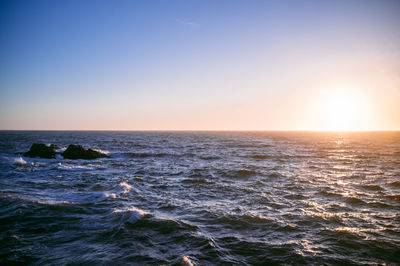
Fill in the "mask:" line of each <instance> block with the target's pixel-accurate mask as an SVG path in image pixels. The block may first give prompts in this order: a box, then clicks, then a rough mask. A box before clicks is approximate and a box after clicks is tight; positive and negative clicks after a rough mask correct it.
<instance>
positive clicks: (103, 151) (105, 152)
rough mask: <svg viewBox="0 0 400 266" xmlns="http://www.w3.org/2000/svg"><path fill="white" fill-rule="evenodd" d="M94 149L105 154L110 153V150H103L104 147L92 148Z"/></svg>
mask: <svg viewBox="0 0 400 266" xmlns="http://www.w3.org/2000/svg"><path fill="white" fill-rule="evenodd" d="M92 150H94V151H97V152H100V153H104V154H109V153H110V152H109V151H107V150H102V149H92Z"/></svg>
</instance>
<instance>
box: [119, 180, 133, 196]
mask: <svg viewBox="0 0 400 266" xmlns="http://www.w3.org/2000/svg"><path fill="white" fill-rule="evenodd" d="M119 185H120V186H121V187H122V188H123V189H124V190H123V191H122V193H123V194H125V193H128V192H129V191H131V189H132V186H131V185H129V184H128V183H127V182H125V181H123V182H121V183H119Z"/></svg>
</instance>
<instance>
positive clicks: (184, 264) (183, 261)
mask: <svg viewBox="0 0 400 266" xmlns="http://www.w3.org/2000/svg"><path fill="white" fill-rule="evenodd" d="M181 265H182V266H194V263H193V262H192V261H191V260H190V259H189V258H188V257H187V256H183V258H182V259H181Z"/></svg>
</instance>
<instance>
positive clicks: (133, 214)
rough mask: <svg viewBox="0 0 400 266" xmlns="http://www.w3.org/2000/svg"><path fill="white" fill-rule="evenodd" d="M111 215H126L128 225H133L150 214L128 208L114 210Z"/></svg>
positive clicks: (134, 208)
mask: <svg viewBox="0 0 400 266" xmlns="http://www.w3.org/2000/svg"><path fill="white" fill-rule="evenodd" d="M113 213H122V214H128V215H129V217H128V218H127V221H128V222H130V223H135V222H137V221H138V220H139V219H140V218H142V217H143V216H145V215H149V214H150V213H149V212H146V211H144V210H141V209H139V208H136V207H130V208H127V209H115V210H114V211H113Z"/></svg>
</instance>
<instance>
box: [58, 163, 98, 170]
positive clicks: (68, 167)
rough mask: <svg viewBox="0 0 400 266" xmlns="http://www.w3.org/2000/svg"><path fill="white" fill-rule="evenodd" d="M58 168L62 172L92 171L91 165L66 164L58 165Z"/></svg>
mask: <svg viewBox="0 0 400 266" xmlns="http://www.w3.org/2000/svg"><path fill="white" fill-rule="evenodd" d="M58 168H59V169H63V170H82V169H87V170H92V169H94V167H93V166H91V165H68V164H63V163H58Z"/></svg>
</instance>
